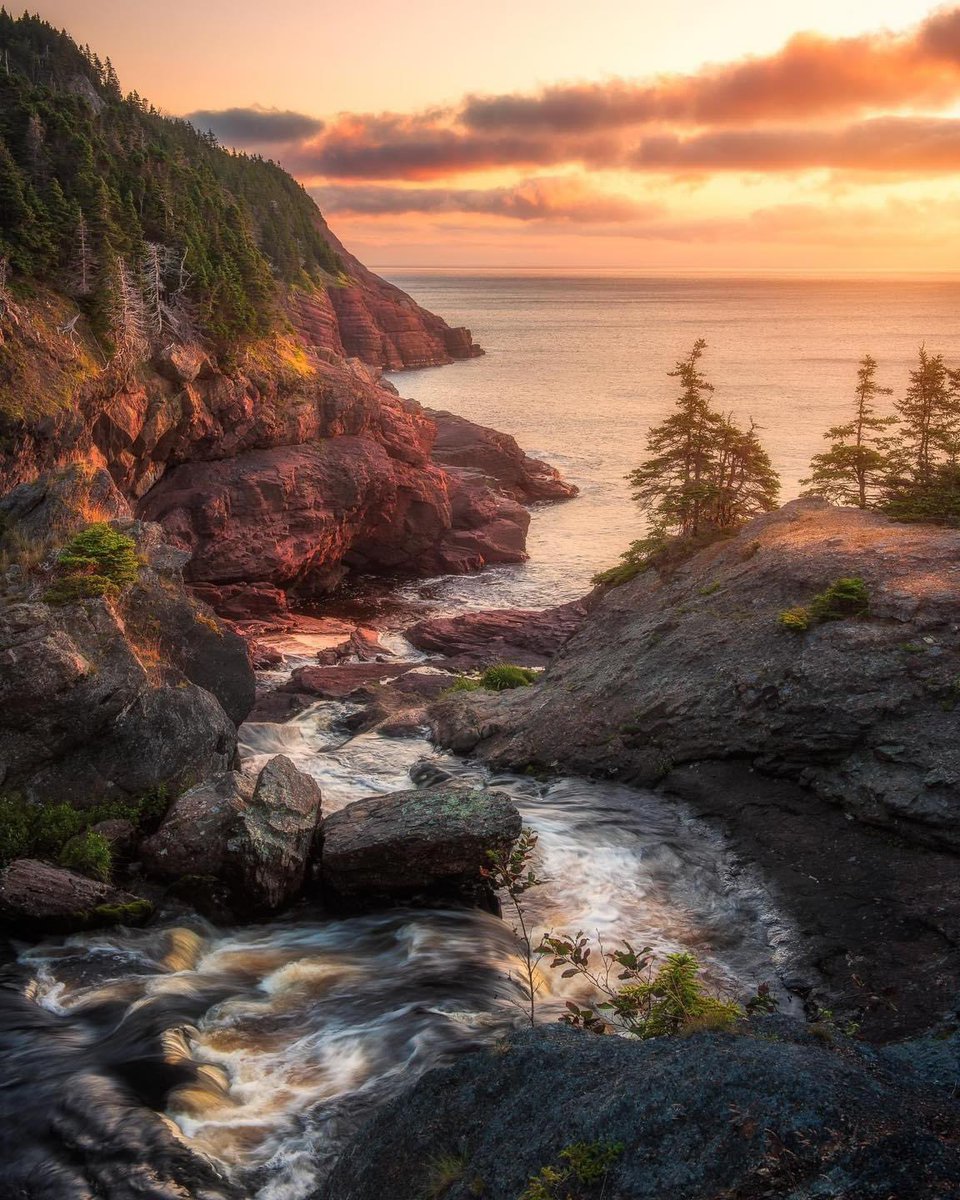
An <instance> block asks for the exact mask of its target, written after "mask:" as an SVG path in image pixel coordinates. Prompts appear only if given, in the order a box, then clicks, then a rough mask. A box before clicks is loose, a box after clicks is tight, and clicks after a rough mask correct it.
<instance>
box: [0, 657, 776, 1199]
mask: <svg viewBox="0 0 960 1200" xmlns="http://www.w3.org/2000/svg"><path fill="white" fill-rule="evenodd" d="M393 644H394V646H395V647H396V646H397V645H398V643H397V641H396V640H395V641H394V643H393ZM312 648H313V647H311V644H310V639H309V638H303V637H301V638H299V639H296V640H295V641H293V642H291V643H290V644H289V645H288V650H289V653H290V657H289V660H288V662H287V663H286V669H287V670H289V669H291V668H292V667H293V666H295V665H297V664H298V663H301V662H304V661H308V656H309V653H310V651H311V649H312ZM281 673H282V672H281ZM350 711H352V710H351V707H350V706H349V705H346V704H338V703H328V702H319V703H317V704H314V705H313V706H312V707H311V708H309V709H308V710H306V711H305V712H304V713H302V714H300V715H299V716H298V717H297V718H295V719H294V720H293V721H291V722H288V723H287V724H284V725H272V724H270V725H256V724H251V725H247V726H245V727H244V729H243V731H242V732H243V751H244V756H245V759H246V761H247V763H248V764H249V765H250V766H256V765H257V763H258V761H259V760H261V759H264V758H266V757H268V756H269V755H272V754H276V753H280V752H282V753H284V754H287V755H289V756H291V757H292V758H293V759H294V760H295V761H296V762H297V763H298V765H300V766H301V768H302V769H304V770H306V771H309V772H310V773H311V774H312V775H314V777H315V778H316V779H317V781H318V782H319V784H320V786H321V788H322V790H323V795H324V809H325V811H326V812H328V813H329V812H331V811H334V810H336V809H337V808H339V807H341V806H342V805H344V804H346V803H349V802H350V801H352V800H355V799H357V798H359V797H361V796H366V795H370V794H372V793H375V792H388V791H392V790H395V789H398V788H402V787H409V786H410V785H411V776H410V771H411V769H412V768H413V769H414V775H415V776H416V774H417V771H416V767H417V765H418V764H420V763H421V760H428V761H429V762H430V764H431V765H432V766H434V767H437V766H440V767H442V768H443V769H445V770H447V771H449V772H451V773H452V774H453V775H455V776H458V777H461V778H464V779H469V780H471V781H472V782H487V783H490V784H493V785H495V786H496V787H498V788H502V789H504V790H505V791H507V792H509V793H510V795H511V796H512V797H513V798H514V800H515V802H516V803H517V804H518V806H519V807H520V809H521V811H522V813H523V816H524V820H525V822H526V823H527V824H529V825H531V826H533V827H534V828H535V829H536V830H537V832H538V834H539V838H540V840H539V846H538V857H539V862H538V864H537V866H538V871H539V873H540V874H541V875H542V876H543V877H544V878H545V879H546V882H545V884H544V885H543V886H542V887H541V888H539V889H536V890H534V891H533V892H531V893H529V894H528V896H529V904H528V909H529V913H530V916H531V919H532V921H533V923H534V925H535V926H536V928H537V929H538V930H548V929H556V930H561V929H562V930H570V931H575V930H577V929H584V930H587V931H590V932H591V933H593V932H596V933H599V934H600V936H601V937H605V938H607V939H609V940H615V939H616V938H618V937H621V936H629V937H630V938H631V939H633V940H634V941H635V942H640V943H643V944H649V945H651V946H653V947H654V948H655V949H657V950H658V951H660V952H667V951H669V950H672V949H676V948H679V947H686V948H690V949H693V950H694V951H695V952H696V953H697V954H698V955H699V957H700V958H701V960H702V961H703V963H704V964H705V967H706V969H707V971H708V974H709V977H710V979H711V982H712V984H713V985H714V986H716V987H718V988H721V989H723V990H725V991H728V992H730V993H732V994H742V993H744V992H746V991H749V990H751V989H752V988H753V987H754V986H755V985H756V984H757V983H759V982H761V981H763V980H769V979H772V978H773V975H774V969H775V958H776V953H775V945H776V942H777V940H778V938H779V936H780V935H781V933H782V932H784V931H783V930H782V927H781V925H780V922H779V918H778V916H777V914H776V912H775V911H774V909H773V907H772V906H771V904H770V902H769V899H768V898H767V897H766V895H765V893H764V891H763V889H762V887H761V886H760V884H759V883H758V881H756V880H755V879H753V878H752V876H751V875H750V874H749V873H745V872H743V871H742V870H740V869H739V868H738V867H737V866H736V865H735V863H734V861H733V859H732V858H731V856H730V854H729V853H728V852H727V850H726V849H725V847H724V844H723V841H722V839H721V837H720V835H719V834H717V833H716V832H715V831H713V830H711V829H709V828H707V827H705V826H704V825H702V824H701V823H699V822H698V821H696V820H695V819H694V818H693V817H692V816H691V814H689V813H688V812H686V811H685V810H684V808H683V807H682V806H679V805H676V804H674V803H668V802H666V801H664V800H663V799H662V798H660V797H658V796H657V795H655V794H654V793H652V792H644V791H638V790H634V789H631V788H627V787H620V786H616V785H611V784H602V783H591V782H587V781H584V780H579V779H560V780H557V781H554V782H552V783H540V782H536V781H533V780H530V779H527V778H518V777H513V776H509V775H498V776H495V777H493V778H489V777H488V776H487V775H485V774H484V772H483V771H482V770H481V769H480V768H479V767H477V766H475V765H473V764H470V763H465V762H461V761H458V760H454V759H451V758H448V757H446V756H444V755H442V754H438V753H436V752H435V751H434V749H433V748H432V747H431V745H430V744H429V743H428V742H427V741H426V740H424V739H422V738H418V737H412V738H404V739H386V738H383V737H380V736H379V735H376V734H369V733H368V734H360V735H358V736H351V735H350V734H349V733H347V732H344V724H343V718H344V717H345V716H347V715H348V714H349V713H350ZM507 918H508V919H507V920H506V921H500V920H498V919H496V918H495V917H493V916H490V915H489V914H486V913H483V912H477V911H469V910H461V909H444V910H439V909H431V910H419V911H416V910H397V911H390V912H386V913H382V914H374V915H369V916H362V917H353V918H348V919H328V918H325V917H323V916H322V914H320V913H318V912H315V911H313V910H312V909H310V908H308V907H301V908H299V909H297V910H295V911H294V912H293V913H291V914H289V915H288V916H286V917H285V918H283V919H281V920H279V921H276V922H272V923H270V924H264V925H257V926H247V927H243V928H239V929H231V930H227V931H223V930H218V929H215V928H213V927H211V926H209V925H207V924H206V923H204V922H202V921H200V920H198V919H192V920H190V921H189V922H188V923H187V924H186V925H184V924H182V923H176V922H173V923H171V922H161V923H160V924H159V925H158V926H154V927H151V928H149V929H145V930H129V931H117V930H110V931H101V932H97V933H92V934H87V935H78V936H75V937H70V938H66V939H51V940H48V941H47V942H44V943H42V944H40V945H38V946H35V947H31V948H29V949H26V950H25V951H24V952H23V954H22V955H21V958H20V962H19V970H20V972H21V987H25V988H27V989H28V990H31V994H32V996H33V998H34V1000H35V1001H36V1003H38V1004H39V1005H40V1006H41V1008H42V1010H43V1011H44V1012H45V1014H47V1017H48V1019H50V1020H52V1021H53V1025H52V1026H50V1027H45V1028H44V1030H43V1032H42V1034H41V1036H42V1038H43V1039H44V1041H43V1045H44V1053H45V1055H46V1058H45V1061H44V1072H45V1078H44V1080H43V1086H44V1087H46V1088H49V1090H50V1098H49V1101H48V1103H49V1104H51V1105H54V1106H55V1105H56V1104H57V1103H58V1100H57V1096H58V1092H59V1089H60V1087H61V1086H62V1084H63V1079H62V1078H61V1077H60V1075H61V1073H62V1074H63V1075H66V1073H67V1072H68V1071H69V1072H74V1071H75V1070H76V1066H75V1056H76V1053H77V1051H78V1039H79V1044H80V1046H81V1047H82V1048H83V1049H84V1052H85V1053H88V1054H89V1055H90V1057H91V1060H92V1064H93V1066H92V1068H90V1069H91V1070H92V1072H93V1075H92V1078H94V1079H98V1078H99V1079H101V1081H102V1082H103V1084H104V1086H106V1081H110V1080H113V1081H114V1082H115V1081H116V1080H117V1078H118V1077H119V1078H120V1079H121V1081H127V1080H129V1079H131V1078H132V1079H135V1080H136V1088H137V1092H138V1095H140V1096H141V1097H142V1098H143V1099H144V1100H145V1101H146V1102H148V1103H154V1104H158V1105H159V1106H160V1107H161V1108H162V1109H163V1110H164V1111H165V1112H166V1114H167V1116H168V1118H169V1119H170V1120H171V1121H172V1123H173V1124H172V1128H173V1129H174V1130H175V1131H176V1132H177V1135H178V1137H180V1138H181V1139H183V1140H184V1141H185V1143H186V1144H187V1145H188V1146H189V1147H190V1148H191V1149H193V1150H195V1151H198V1152H199V1153H200V1154H202V1155H204V1156H206V1157H207V1158H208V1159H210V1160H212V1161H213V1162H215V1163H216V1164H218V1165H219V1167H220V1168H221V1169H223V1170H224V1171H225V1172H226V1173H227V1174H228V1177H229V1178H231V1179H233V1180H234V1181H235V1182H236V1183H237V1184H238V1186H239V1187H240V1189H241V1194H243V1195H250V1196H256V1197H258V1200H302V1198H304V1197H308V1196H310V1195H311V1193H312V1191H313V1190H314V1188H315V1187H316V1185H317V1182H318V1180H319V1179H320V1178H321V1177H322V1175H323V1173H324V1171H325V1169H326V1167H327V1166H328V1165H329V1163H330V1161H331V1160H332V1158H333V1157H334V1156H335V1154H336V1152H337V1148H338V1146H339V1145H340V1144H342V1141H343V1139H344V1138H345V1137H346V1136H348V1135H349V1134H350V1133H351V1131H352V1130H354V1129H355V1128H356V1127H357V1124H358V1122H359V1121H361V1120H362V1119H363V1117H364V1115H365V1114H366V1113H368V1112H369V1111H370V1109H371V1107H372V1106H375V1105H377V1104H380V1103H382V1102H383V1101H384V1100H385V1099H386V1098H388V1097H389V1096H391V1095H393V1094H395V1093H396V1091H397V1090H398V1089H400V1088H401V1087H403V1086H405V1085H406V1084H408V1083H409V1082H410V1081H411V1080H412V1079H413V1078H415V1077H416V1075H417V1074H419V1073H421V1072H422V1071H424V1070H427V1069H428V1068H430V1067H432V1066H435V1065H437V1064H438V1063H441V1062H443V1061H448V1060H449V1059H450V1057H451V1056H453V1055H456V1054H458V1053H461V1052H463V1051H464V1050H466V1049H470V1048H473V1047H475V1046H477V1045H479V1044H482V1043H484V1042H489V1041H491V1040H494V1039H496V1038H498V1037H500V1036H502V1035H503V1034H504V1033H505V1032H506V1031H507V1030H508V1029H509V1028H510V1027H511V1026H513V1025H515V1024H516V1023H518V1022H519V1021H522V1020H524V1019H525V1018H524V1015H523V1014H524V1005H523V994H522V991H521V989H520V986H519V983H518V978H519V976H518V971H519V966H520V964H519V961H518V959H517V957H516V941H515V938H514V934H513V932H512V927H511V924H510V922H509V913H508V914H507ZM538 978H539V983H538V988H539V990H538V996H537V1003H538V1010H539V1012H538V1015H539V1018H540V1019H541V1020H551V1019H555V1018H556V1016H557V1015H558V1012H559V1011H560V1009H561V1006H562V1003H563V1001H564V999H566V998H569V997H570V996H575V995H578V994H579V993H578V992H577V991H576V984H575V982H573V981H570V982H564V981H562V980H561V979H560V978H559V977H558V973H556V972H550V971H548V970H542V971H541V972H540V973H539V977H538ZM120 1030H123V1031H125V1033H124V1038H123V1042H122V1046H123V1048H122V1049H121V1051H120V1052H119V1053H118V1050H117V1046H116V1039H117V1036H118V1031H120ZM55 1033H56V1035H63V1034H67V1035H69V1038H70V1042H69V1046H70V1051H69V1054H67V1053H66V1052H64V1054H63V1055H62V1056H58V1053H57V1052H56V1050H54V1052H53V1053H52V1055H51V1053H50V1049H51V1045H52V1044H53V1043H52V1039H53V1037H54V1036H55ZM13 1047H14V1049H13V1052H12V1055H11V1059H12V1060H14V1061H18V1062H19V1063H20V1064H21V1067H22V1068H23V1069H24V1070H29V1069H30V1068H31V1064H34V1065H35V1064H36V1060H37V1055H38V1053H39V1049H38V1044H37V1032H36V1030H34V1029H32V1028H31V1031H30V1033H29V1035H28V1036H25V1037H24V1038H23V1039H22V1040H20V1039H19V1038H15V1040H14V1042H13ZM151 1047H153V1048H152V1049H151ZM157 1047H159V1049H158V1048H157ZM31 1086H35V1082H32V1083H31ZM98 1102H104V1103H105V1100H103V1097H102V1096H101V1097H100V1100H99V1101H98ZM7 1119H8V1120H11V1121H12V1122H13V1124H14V1128H16V1121H17V1119H18V1114H17V1112H16V1111H14V1112H13V1113H11V1114H8V1116H7ZM21 1119H22V1120H23V1122H24V1125H25V1128H24V1130H23V1137H24V1144H28V1143H29V1142H30V1138H31V1137H35V1136H36V1130H35V1128H34V1126H35V1123H36V1114H35V1111H34V1110H33V1109H32V1108H27V1109H26V1110H25V1115H23V1116H22V1118H21ZM125 1120H127V1121H128V1123H129V1126H128V1127H129V1130H130V1131H131V1136H132V1135H133V1131H138V1132H137V1138H138V1139H140V1138H142V1137H143V1134H142V1132H139V1129H140V1127H139V1125H138V1124H137V1122H136V1118H135V1117H131V1116H130V1115H129V1114H127V1115H126V1117H125ZM137 1145H139V1141H138V1142H137ZM127 1152H129V1147H127ZM105 1153H106V1151H105ZM40 1194H42V1195H49V1196H51V1197H54V1196H57V1197H59V1196H63V1197H67V1196H71V1197H72V1196H73V1195H74V1194H75V1193H74V1192H72V1191H69V1190H67V1189H66V1188H65V1187H63V1188H62V1189H61V1188H60V1185H59V1184H57V1185H55V1186H52V1187H51V1189H50V1190H49V1191H47V1192H43V1193H40ZM80 1194H81V1195H82V1193H80ZM158 1194H162V1195H164V1196H166V1195H167V1193H165V1192H163V1193H158ZM170 1194H171V1195H173V1193H172V1192H171V1193H170Z"/></svg>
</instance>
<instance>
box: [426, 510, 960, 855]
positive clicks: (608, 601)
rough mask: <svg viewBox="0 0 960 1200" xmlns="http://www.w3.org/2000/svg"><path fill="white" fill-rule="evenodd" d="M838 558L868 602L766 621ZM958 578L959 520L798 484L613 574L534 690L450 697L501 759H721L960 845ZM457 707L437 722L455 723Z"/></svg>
mask: <svg viewBox="0 0 960 1200" xmlns="http://www.w3.org/2000/svg"><path fill="white" fill-rule="evenodd" d="M851 576H852V577H860V578H862V579H863V580H864V581H865V583H866V586H867V589H868V592H869V597H870V607H869V615H868V616H867V617H865V618H862V619H847V620H833V621H825V622H823V623H822V624H819V625H816V626H814V627H813V628H811V629H810V630H809V631H808V632H806V633H802V634H796V633H791V632H790V631H788V630H786V629H784V628H783V627H782V626H781V625H780V623H779V621H778V614H779V612H780V611H781V610H783V609H785V608H788V607H790V606H792V605H796V604H802V603H804V602H808V601H809V600H811V599H812V597H813V596H814V595H815V594H817V593H819V592H822V591H823V590H824V589H825V588H826V587H828V586H829V585H830V584H831V583H832V582H833V581H834V580H835V579H837V578H838V577H851ZM958 592H960V532H956V531H953V530H947V529H938V528H934V527H929V526H907V525H897V524H894V523H892V522H890V521H888V520H886V519H885V518H883V517H881V516H879V515H878V514H876V513H869V512H861V511H859V510H856V509H838V508H832V507H830V506H829V505H827V504H825V503H824V502H822V501H816V500H804V501H795V502H793V503H791V504H787V505H785V506H784V507H783V508H782V509H780V510H779V511H777V512H775V513H771V514H770V515H769V516H765V517H762V518H759V519H758V520H756V521H753V522H751V523H750V524H749V525H748V526H746V527H745V528H744V529H743V530H742V531H741V532H740V533H739V534H738V535H737V536H736V537H734V538H731V539H729V540H727V541H724V542H721V543H719V544H717V545H714V546H711V547H709V548H708V549H706V550H703V551H701V552H700V553H699V554H697V555H696V556H695V557H693V558H692V559H691V560H689V561H688V562H686V563H685V564H683V565H681V566H680V567H679V568H678V569H676V570H675V572H674V573H672V574H670V575H669V576H667V577H661V576H660V575H658V574H657V573H656V572H655V571H652V570H651V571H647V572H645V573H644V574H642V575H640V576H639V577H637V578H636V579H634V580H633V581H631V582H630V583H627V584H625V585H623V586H621V587H618V588H614V589H612V590H611V591H609V592H608V593H607V595H606V596H604V597H603V598H602V600H600V602H599V603H598V604H597V606H596V607H595V608H594V610H593V612H592V613H591V615H590V617H589V618H588V619H587V621H586V622H585V623H584V625H583V627H582V628H581V630H580V631H579V633H577V634H575V635H574V637H573V638H572V639H571V640H570V641H569V642H568V643H567V644H566V645H565V646H564V647H563V649H562V650H561V652H560V654H559V655H558V657H557V658H556V660H555V661H554V663H553V664H552V665H551V666H550V668H549V669H548V671H547V673H546V676H545V679H544V681H543V683H542V684H541V685H540V686H539V687H537V688H535V689H532V690H530V691H529V694H527V695H524V696H523V697H521V698H520V699H517V698H515V697H512V698H510V699H509V700H503V701H499V702H496V703H493V704H491V703H489V702H486V708H485V710H484V712H483V713H482V714H481V715H480V716H479V717H476V718H474V717H471V716H470V714H469V710H470V704H471V702H470V701H469V700H463V699H461V698H458V699H457V700H456V702H455V704H456V706H457V708H458V711H459V712H460V713H462V714H464V715H465V719H466V721H467V722H468V723H469V722H470V721H473V724H474V726H475V727H476V726H477V724H478V722H479V724H480V725H483V726H484V727H485V732H482V733H481V736H482V737H483V738H485V739H486V742H485V744H484V745H483V746H482V752H483V753H484V754H485V755H486V756H487V757H489V758H491V759H492V760H493V761H495V762H497V763H500V764H507V763H510V764H514V765H517V764H528V763H539V764H542V765H544V766H547V767H550V766H554V765H557V766H561V767H563V768H564V769H568V770H575V771H578V772H582V773H587V774H601V775H612V776H616V777H618V778H620V779H623V780H626V781H628V782H639V783H645V784H648V783H652V782H655V781H656V780H657V779H659V778H661V777H662V776H663V775H664V774H665V773H666V772H667V771H668V770H669V769H670V768H671V767H673V766H677V765H680V764H683V763H688V762H696V761H699V760H703V759H714V758H730V757H735V758H739V759H741V760H747V761H748V762H752V763H753V765H755V766H756V767H758V768H760V769H761V770H763V771H766V772H767V773H773V774H778V775H781V776H786V777H789V778H791V779H794V780H796V781H797V782H800V783H802V784H804V785H805V786H807V787H809V788H811V789H813V791H815V792H816V793H817V794H819V795H820V796H822V797H824V798H826V799H828V800H830V801H833V802H836V803H838V804H841V805H842V806H843V807H844V808H845V809H846V810H847V811H848V812H850V813H851V814H852V815H853V816H855V817H857V818H859V819H861V820H864V821H867V822H870V823H875V824H881V825H886V826H889V827H891V828H893V829H895V830H897V831H899V832H901V833H903V834H904V835H907V836H909V837H913V838H919V839H926V840H928V841H931V842H939V843H946V844H950V845H952V846H954V847H956V846H960V835H958V832H957V831H958V829H960V739H958V737H957V729H958V716H957V711H956V704H957V683H956V681H957V679H958V678H960V626H958V624H957V607H956V605H957V600H956V597H957V595H958ZM479 703H481V704H482V703H484V702H482V701H481V702H479ZM458 720H459V718H458V717H457V714H456V713H455V712H453V711H452V710H451V711H448V712H447V713H446V714H441V715H440V717H439V718H438V724H440V725H443V724H446V725H447V727H448V734H447V735H446V736H456V729H455V728H453V732H452V733H451V732H450V730H451V727H456V726H457V724H458ZM460 724H461V726H462V722H460ZM467 740H469V739H467ZM458 744H460V745H461V746H463V745H464V744H465V743H464V739H463V738H462V737H461V738H460V739H459V742H458Z"/></svg>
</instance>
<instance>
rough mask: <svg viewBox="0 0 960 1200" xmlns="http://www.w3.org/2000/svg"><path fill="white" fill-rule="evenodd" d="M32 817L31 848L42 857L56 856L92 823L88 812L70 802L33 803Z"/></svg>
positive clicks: (32, 851)
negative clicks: (72, 805) (74, 806)
mask: <svg viewBox="0 0 960 1200" xmlns="http://www.w3.org/2000/svg"><path fill="white" fill-rule="evenodd" d="M31 817H32V821H31V830H30V835H31V836H30V843H31V845H30V850H31V853H33V854H36V855H39V856H40V857H41V858H55V857H56V856H57V855H58V854H59V853H60V851H61V849H62V848H63V846H64V845H65V844H66V843H67V842H69V841H70V839H71V838H74V837H76V836H77V834H78V833H81V832H82V831H83V830H84V829H85V828H86V826H87V825H88V824H89V823H90V821H89V817H88V815H87V814H86V813H84V812H81V811H80V810H79V809H76V808H73V807H71V806H70V805H69V804H52V805H45V804H35V805H32V806H31Z"/></svg>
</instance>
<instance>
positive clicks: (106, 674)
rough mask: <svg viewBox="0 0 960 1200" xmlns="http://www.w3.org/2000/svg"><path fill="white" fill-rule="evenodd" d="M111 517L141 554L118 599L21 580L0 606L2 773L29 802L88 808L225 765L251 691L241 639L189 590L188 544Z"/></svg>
mask: <svg viewBox="0 0 960 1200" xmlns="http://www.w3.org/2000/svg"><path fill="white" fill-rule="evenodd" d="M118 528H120V529H122V530H124V531H125V532H127V533H130V534H132V535H133V536H134V538H135V540H136V541H137V545H138V550H139V552H140V554H141V556H142V558H143V560H144V565H143V567H142V568H141V571H140V574H139V579H138V581H137V583H136V584H135V585H134V586H133V587H132V588H131V589H129V590H128V591H127V592H126V593H124V595H122V596H121V597H120V599H119V600H117V601H115V602H114V601H110V600H107V599H104V598H95V599H89V600H84V601H81V602H79V603H75V604H68V605H62V606H56V607H54V606H51V605H49V604H46V603H44V602H42V601H41V600H39V599H37V598H36V597H35V596H34V595H32V594H31V593H30V591H29V590H25V591H24V593H23V594H22V595H21V596H16V597H14V598H12V599H11V600H10V601H8V602H7V603H5V604H3V605H2V606H0V667H2V669H0V784H2V785H3V786H4V787H5V788H9V789H15V790H20V791H23V792H24V793H25V794H26V795H27V796H28V797H29V798H31V799H33V800H36V801H50V802H55V801H66V802H67V803H72V804H77V805H80V806H85V805H91V804H93V803H95V802H96V801H97V800H99V799H101V798H104V797H108V796H116V795H128V796H138V795H141V794H142V793H144V792H147V791H149V790H151V789H153V788H156V787H159V786H163V787H165V788H167V789H169V790H171V791H176V790H178V789H179V788H180V787H183V786H185V785H186V784H188V783H190V782H192V781H194V780H196V779H197V778H203V777H204V776H206V775H208V774H210V773H212V772H217V771H223V770H226V769H228V768H229V767H231V766H232V764H233V760H234V756H235V754H236V726H235V722H236V721H239V720H241V719H242V718H243V717H244V716H245V715H246V712H247V711H248V710H249V708H250V707H251V706H252V703H253V700H254V686H255V681H254V676H253V671H252V668H251V667H250V664H249V659H248V656H247V652H246V647H245V645H244V643H243V642H242V640H241V639H240V638H239V637H237V635H236V634H234V633H233V632H232V631H230V630H229V629H227V628H225V627H223V626H222V625H221V624H220V622H218V621H217V619H216V618H215V617H214V616H213V614H212V613H211V612H210V611H209V610H208V609H206V608H204V606H203V605H201V604H199V603H198V602H197V601H196V600H195V599H193V598H192V597H190V596H188V594H187V593H186V591H185V590H184V587H183V584H182V582H181V580H180V575H179V569H180V565H181V563H182V561H183V555H182V554H180V553H179V552H177V551H175V550H172V549H171V548H170V547H169V546H167V545H166V543H165V542H164V541H163V540H162V537H161V536H160V531H159V530H158V529H157V528H156V527H155V526H145V525H142V524H141V523H138V522H130V521H127V522H118ZM208 689H209V690H208ZM221 699H222V701H223V703H222V704H221ZM225 706H226V707H227V708H229V710H230V714H229V715H228V713H227V712H226V711H225ZM231 717H232V718H233V719H231Z"/></svg>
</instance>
